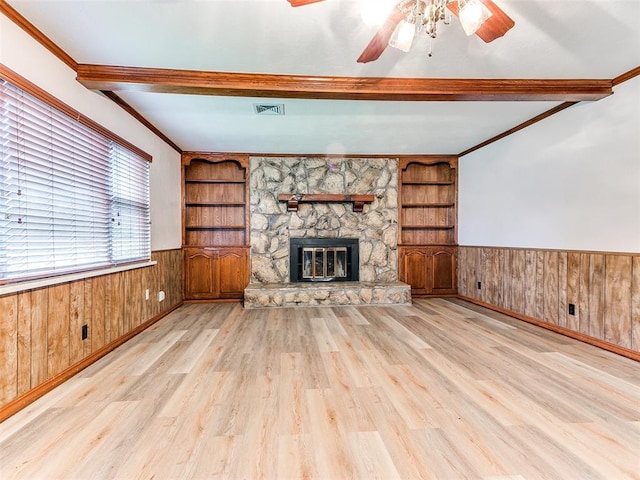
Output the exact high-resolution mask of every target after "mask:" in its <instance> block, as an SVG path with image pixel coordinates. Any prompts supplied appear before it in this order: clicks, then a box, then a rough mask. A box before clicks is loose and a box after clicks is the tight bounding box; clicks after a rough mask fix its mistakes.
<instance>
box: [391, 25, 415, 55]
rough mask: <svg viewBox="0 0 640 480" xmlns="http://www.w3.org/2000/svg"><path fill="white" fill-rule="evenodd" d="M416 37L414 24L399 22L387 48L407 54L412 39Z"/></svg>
mask: <svg viewBox="0 0 640 480" xmlns="http://www.w3.org/2000/svg"><path fill="white" fill-rule="evenodd" d="M415 35H416V24H415V23H411V22H408V21H407V20H401V21H400V23H398V25H397V26H396V29H395V30H394V31H393V35H391V38H390V39H389V46H390V47H393V48H397V49H398V50H402V51H403V52H408V51H409V50H411V45H412V44H413V39H414V37H415Z"/></svg>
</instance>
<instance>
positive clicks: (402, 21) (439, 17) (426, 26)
mask: <svg viewBox="0 0 640 480" xmlns="http://www.w3.org/2000/svg"><path fill="white" fill-rule="evenodd" d="M287 1H288V2H289V3H290V4H291V6H293V7H300V6H303V5H309V4H311V3H316V2H321V1H324V0H287ZM445 7H446V8H445ZM446 10H449V12H451V13H452V14H453V15H455V16H457V17H458V18H459V19H460V22H461V23H462V26H463V28H464V30H465V32H466V33H467V35H471V34H474V33H475V34H476V35H477V36H478V37H480V38H481V39H482V40H483V41H485V42H486V43H489V42H492V41H493V40H495V39H496V38H500V37H502V36H503V35H504V34H505V33H507V31H509V30H510V29H511V28H512V27H513V26H514V25H515V22H514V21H513V20H512V19H511V18H510V17H509V16H508V15H507V14H506V13H505V12H504V11H503V10H502V9H501V8H500V7H498V6H497V5H496V4H495V3H493V1H492V0H398V1H397V3H395V5H394V6H393V8H392V9H391V12H390V13H389V14H388V15H387V16H386V19H385V20H384V22H383V23H382V25H381V26H380V28H379V29H378V31H377V32H376V34H375V35H374V36H373V38H372V39H371V41H370V42H369V44H368V45H367V46H366V47H365V49H364V51H363V52H362V53H361V54H360V57H358V62H359V63H368V62H372V61H374V60H377V59H378V58H379V57H380V55H382V52H384V50H385V49H386V48H387V46H388V45H391V46H393V47H395V48H398V49H400V50H403V51H405V52H406V51H409V48H410V47H411V43H412V42H413V38H414V36H415V34H416V33H417V32H418V31H419V30H424V31H425V32H426V34H427V35H428V36H430V37H432V38H435V37H436V25H437V23H438V22H439V21H443V23H445V24H448V23H449V20H450V15H449V12H447V11H446Z"/></svg>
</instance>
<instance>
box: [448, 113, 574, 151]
mask: <svg viewBox="0 0 640 480" xmlns="http://www.w3.org/2000/svg"><path fill="white" fill-rule="evenodd" d="M576 103H579V102H563V103H561V104H560V105H558V106H556V107H553V108H552V109H550V110H547V111H546V112H542V113H541V114H540V115H536V116H535V117H533V118H530V119H529V120H527V121H526V122H522V123H521V124H520V125H516V126H515V127H513V128H510V129H509V130H506V131H504V132H502V133H500V134H498V135H496V136H495V137H491V138H489V139H488V140H485V141H484V142H482V143H479V144H477V145H474V146H473V147H471V148H468V149H467V150H465V151H464V152H460V153H459V154H458V157H463V156H465V155H468V154H469V153H471V152H475V151H476V150H480V149H481V148H483V147H486V146H487V145H490V144H492V143H494V142H497V141H498V140H502V139H503V138H504V137H508V136H509V135H511V134H513V133H516V132H518V131H520V130H523V129H525V128H527V127H530V126H531V125H533V124H534V123H538V122H539V121H541V120H544V119H545V118H548V117H550V116H551V115H555V114H556V113H558V112H561V111H563V110H566V109H567V108H569V107H572V106H574V105H575V104H576Z"/></svg>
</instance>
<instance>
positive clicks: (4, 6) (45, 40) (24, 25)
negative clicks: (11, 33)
mask: <svg viewBox="0 0 640 480" xmlns="http://www.w3.org/2000/svg"><path fill="white" fill-rule="evenodd" d="M0 13H3V14H4V15H5V16H6V17H7V18H8V19H9V20H11V21H12V22H13V23H15V24H16V25H17V26H19V27H20V28H21V29H22V30H24V31H25V32H26V33H27V34H29V35H30V36H31V37H32V38H33V39H34V40H36V41H37V42H38V43H39V44H40V45H42V46H43V47H44V48H46V49H47V50H49V51H50V52H51V53H53V55H55V56H56V57H58V59H60V60H61V61H62V62H64V63H65V64H66V65H67V66H68V67H69V68H71V69H72V70H74V71H77V69H78V62H76V61H75V60H74V59H73V58H71V56H70V55H69V54H68V53H67V52H65V51H64V50H62V49H61V48H60V47H59V46H58V45H56V44H55V43H53V42H52V41H51V40H50V39H49V37H47V36H46V35H45V34H44V33H42V32H41V31H40V30H38V29H37V28H36V27H35V26H34V25H33V24H32V23H31V22H30V21H29V20H27V19H26V18H24V17H23V16H22V15H21V14H20V13H18V11H17V10H16V9H14V8H13V7H12V6H11V5H9V4H8V3H7V2H6V1H5V0H0Z"/></svg>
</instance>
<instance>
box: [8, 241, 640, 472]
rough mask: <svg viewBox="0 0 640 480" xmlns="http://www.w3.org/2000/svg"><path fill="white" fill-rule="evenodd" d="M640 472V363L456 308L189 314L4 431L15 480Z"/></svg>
mask: <svg viewBox="0 0 640 480" xmlns="http://www.w3.org/2000/svg"><path fill="white" fill-rule="evenodd" d="M528 257H532V258H533V259H534V260H535V266H536V268H535V269H532V268H529V272H530V273H532V274H534V275H537V274H538V266H539V265H543V263H538V262H537V260H538V254H537V253H536V252H533V255H529V256H527V255H524V254H523V255H522V262H523V271H524V270H527V268H528V267H527V264H526V262H527V259H528ZM505 258H506V260H505V261H509V257H508V256H507V257H505ZM511 260H513V258H511ZM540 260H542V258H540ZM492 261H493V260H492ZM567 263H568V264H571V265H574V266H572V267H571V268H569V267H567V268H569V270H571V269H575V268H577V265H575V264H576V259H575V258H573V257H568V259H567ZM553 264H554V259H547V265H553ZM594 264H595V265H596V266H597V260H596V261H595V262H594ZM588 265H590V263H589V264H588ZM532 266H533V264H532ZM633 267H634V268H635V265H634V266H633ZM554 268H555V267H554ZM580 268H581V267H580ZM572 275H574V274H572ZM541 278H542V277H541ZM571 278H572V279H571V280H570V282H571V283H572V284H575V286H574V287H572V288H573V290H574V293H573V294H572V295H576V294H578V295H579V296H580V298H582V290H581V288H582V283H581V276H580V275H578V276H577V277H576V276H575V275H574V276H573V277H571ZM589 280H590V281H591V280H594V281H595V282H600V287H603V286H604V278H603V280H602V281H600V280H598V274H596V273H593V270H592V271H591V277H590V278H589ZM562 283H569V277H568V278H567V280H566V281H565V280H564V279H563V280H562ZM589 284H591V282H590V283H589ZM91 287H92V291H95V285H91ZM541 287H542V285H541ZM600 287H597V288H596V290H592V292H595V293H596V295H599V294H600V293H598V292H603V291H604V290H603V289H602V288H600ZM608 288H609V290H610V289H611V287H608ZM576 289H578V290H580V291H579V293H575V290H576ZM536 291H538V290H536ZM491 294H496V293H495V292H493V293H491ZM528 295H531V294H528ZM98 297H99V295H97V296H96V295H94V296H93V300H96V298H98ZM527 298H528V297H527V292H523V299H522V301H523V302H524V303H525V304H526V299H527ZM567 298H569V297H567ZM98 301H99V300H98ZM576 301H582V300H576ZM92 303H93V302H92ZM549 305H550V304H549ZM89 310H91V312H92V313H93V312H95V311H96V305H95V303H93V305H90V306H89V307H88V306H87V305H85V311H89ZM30 315H31V318H32V319H34V318H35V319H36V321H37V318H38V317H37V313H34V312H33V311H32V312H31V313H30ZM583 320H585V318H584V317H580V318H579V321H580V324H582V322H583ZM131 321H132V322H133V324H135V321H134V320H133V319H132V320H131ZM91 325H94V318H93V317H92V319H91ZM112 326H113V327H114V328H115V324H114V325H112ZM34 328H35V330H32V335H41V334H42V333H39V331H38V328H40V327H38V326H37V325H36V326H35V327H34ZM110 328H111V327H110ZM74 329H75V328H74ZM36 353H37V352H36ZM36 357H37V355H36ZM35 361H37V358H36V360H35ZM14 363H15V362H14ZM44 366H45V367H46V360H45V365H44ZM52 366H53V365H52ZM12 368H13V367H12ZM31 368H32V369H33V368H38V367H34V366H33V365H32V366H31ZM52 459H55V460H54V461H52ZM638 459H640V369H639V368H638V364H637V363H636V362H633V361H632V360H630V359H628V358H624V357H619V356H616V355H615V354H612V353H611V352H606V351H603V350H599V349H597V348H596V347H593V346H591V345H587V344H583V343H580V342H577V341H575V340H572V339H568V338H566V337H563V336H560V335H557V334H555V333H553V332H550V331H547V330H543V329H540V328H539V327H536V326H535V325H531V324H528V323H524V322H521V321H518V320H515V319H513V318H511V317H508V316H505V315H503V314H499V313H496V312H492V311H488V310H486V309H483V308H482V307H479V306H476V305H471V304H468V303H466V302H464V301H461V300H447V299H420V300H415V301H414V304H413V305H412V306H402V307H391V306H390V307H326V308H309V309H306V308H297V309H270V310H261V311H245V310H243V309H242V307H241V306H240V305H238V304H189V305H185V306H183V307H181V308H180V309H178V310H176V311H174V312H172V313H171V314H169V315H167V317H165V318H164V319H162V320H161V321H159V322H157V323H156V324H154V325H153V326H152V327H151V328H149V329H147V330H146V331H144V332H142V333H141V334H140V335H138V336H136V337H135V338H134V339H132V340H131V341H129V342H127V343H126V344H124V345H122V346H121V347H119V348H118V349H116V350H115V351H114V352H112V353H110V354H109V355H107V356H105V357H103V358H102V359H101V360H99V361H98V362H96V363H95V364H93V365H91V366H90V367H88V368H87V369H85V370H83V371H82V372H80V373H79V374H78V375H76V376H75V377H73V378H71V379H70V380H69V381H67V382H65V383H64V384H62V385H61V386H59V387H58V388H56V389H54V390H53V391H52V392H50V393H49V394H47V395H45V396H43V397H42V398H41V399H39V400H38V401H36V402H35V403H33V404H31V405H30V406H29V407H27V408H25V409H24V410H22V411H21V412H19V413H17V414H16V415H14V416H13V417H11V418H9V419H8V420H6V421H5V422H4V423H2V424H0V478H2V479H3V480H14V479H15V480H18V479H20V480H23V479H41V478H65V479H66V478H69V479H74V478H78V479H85V478H96V479H101V478H104V479H112V478H118V479H134V478H154V479H156V480H165V479H175V478H181V479H214V478H218V479H237V478H247V479H258V478H264V479H289V478H291V479H309V480H311V479H331V480H333V479H343V478H354V479H367V480H368V479H373V478H380V479H393V478H402V479H427V480H461V479H476V480H534V479H535V480H537V479H549V480H556V479H558V480H565V479H600V480H614V479H615V480H638V478H639V477H638V473H637V472H638V471H640V469H638V468H637V467H638V466H639V465H638Z"/></svg>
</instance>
